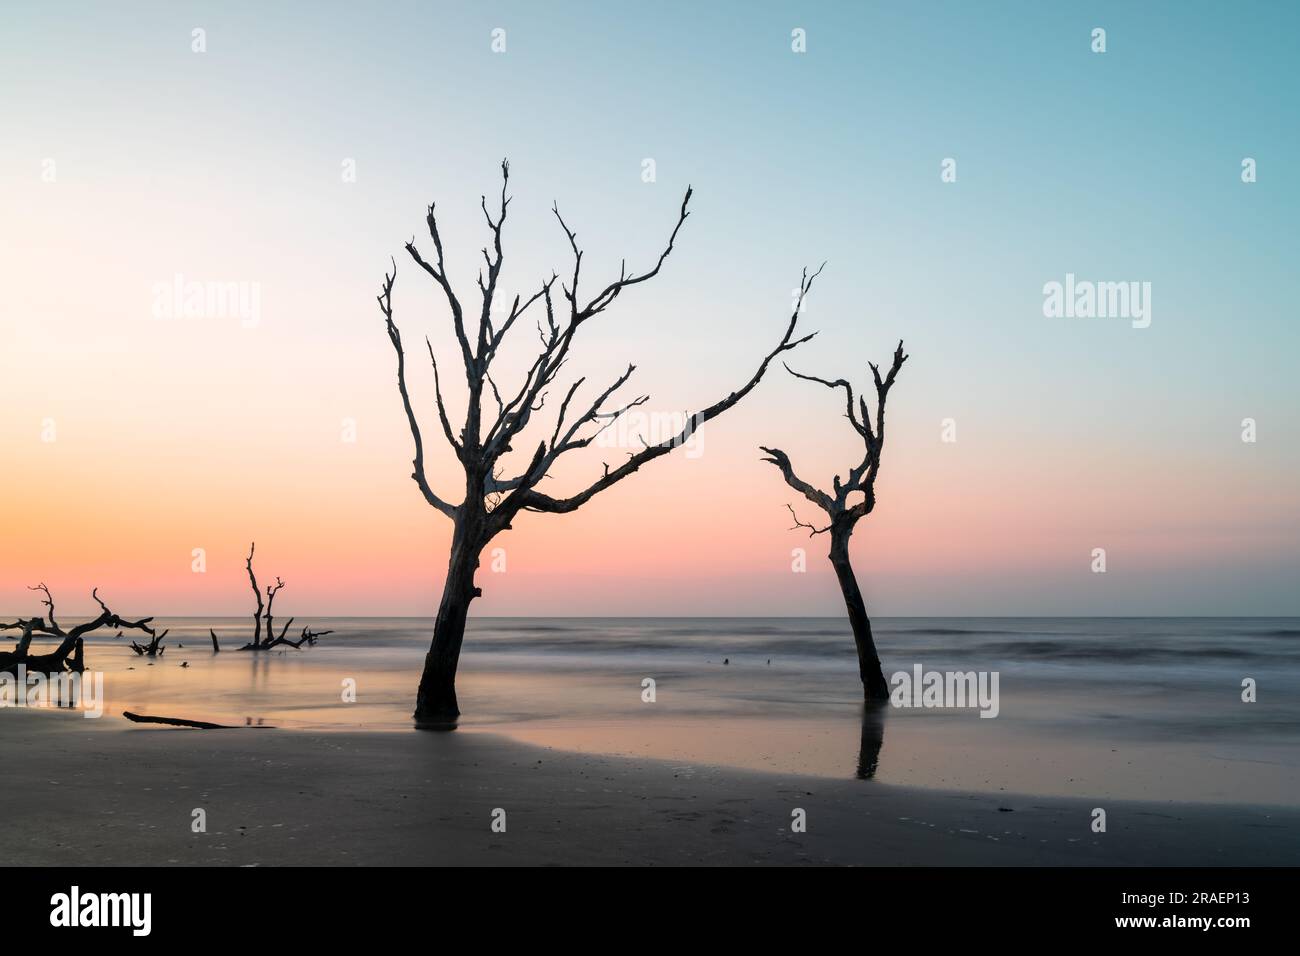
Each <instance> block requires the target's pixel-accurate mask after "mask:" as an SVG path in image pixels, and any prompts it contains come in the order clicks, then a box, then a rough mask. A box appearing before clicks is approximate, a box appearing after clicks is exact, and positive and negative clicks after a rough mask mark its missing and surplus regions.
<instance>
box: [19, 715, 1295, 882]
mask: <svg viewBox="0 0 1300 956" xmlns="http://www.w3.org/2000/svg"><path fill="white" fill-rule="evenodd" d="M0 716H2V717H3V721H4V722H3V728H2V732H3V738H4V761H5V784H6V785H5V788H4V791H3V796H2V797H0V806H2V807H3V812H4V813H5V814H6V816H7V817H8V818H10V819H16V818H22V819H26V820H28V821H29V825H28V826H26V827H23V828H17V829H15V830H13V831H12V832H11V834H10V838H9V840H8V841H7V852H6V860H7V862H8V863H10V864H23V865H69V866H93V865H147V866H153V865H220V866H274V865H280V864H306V865H431V864H466V865H478V864H518V865H530V866H532V865H539V866H540V865H558V864H612V865H646V864H651V865H717V864H780V865H799V864H830V865H871V866H881V865H886V866H894V865H897V866H923V865H934V864H944V865H986V866H987V865H995V866H996V865H1008V866H1023V865H1035V866H1079V865H1084V866H1093V865H1118V866H1151V865H1171V866H1191V865H1214V866H1224V865H1230V866H1255V865H1285V864H1294V862H1295V861H1296V859H1297V856H1298V855H1300V812H1298V811H1296V810H1294V809H1288V808H1268V807H1259V806H1240V807H1239V806H1230V805H1215V806H1210V805H1201V804H1179V803H1174V802H1162V803H1156V802H1132V801H1106V802H1105V808H1106V810H1107V813H1108V830H1107V832H1106V833H1104V834H1097V833H1093V832H1091V830H1090V828H1089V823H1090V811H1091V810H1092V808H1093V807H1094V806H1095V805H1096V804H1095V802H1094V801H1091V800H1089V799H1086V798H1078V799H1062V798H1047V797H1021V796H1016V795H1012V794H1003V795H1000V796H993V795H988V794H976V793H961V792H943V791H933V790H923V789H918V788H909V787H899V786H892V785H888V784H881V783H878V782H874V781H873V782H865V781H856V780H829V779H823V778H817V777H810V776H800V775H787V774H769V773H757V772H751V771H743V770H735V769H730V768H720V767H715V766H707V765H674V764H671V763H667V762H663V761H656V760H643V759H633V758H617V757H605V756H596V755H589V754H574V753H567V752H563V751H558V750H553V749H549V748H541V747H531V746H527V745H523V744H519V743H515V742H512V741H509V740H507V739H505V738H503V737H500V736H497V735H493V734H488V733H476V732H456V733H449V734H432V733H418V732H414V731H411V732H406V733H402V732H389V733H346V732H331V733H313V732H303V731H286V730H283V729H274V730H242V729H240V730H225V731H195V730H181V729H151V728H148V727H138V726H132V725H129V724H127V723H126V722H125V721H123V720H121V719H120V718H105V719H103V720H97V721H88V720H82V719H80V718H77V717H74V716H72V715H70V714H57V713H49V712H44V713H40V712H21V711H10V712H8V713H5V714H3V715H0ZM498 808H500V809H503V810H505V813H506V832H504V833H498V832H493V830H492V828H491V823H492V818H493V811H494V810H496V809H498ZM796 808H799V809H802V810H804V811H805V812H806V819H807V830H806V832H804V833H793V832H791V822H792V813H793V811H794V810H795V809H796ZM195 809H203V810H204V811H205V813H206V823H207V831H206V832H205V833H194V832H192V830H191V821H192V819H193V811H194V810H195Z"/></svg>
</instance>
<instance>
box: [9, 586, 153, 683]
mask: <svg viewBox="0 0 1300 956" xmlns="http://www.w3.org/2000/svg"><path fill="white" fill-rule="evenodd" d="M28 590H29V591H40V592H41V593H42V594H43V595H44V597H43V598H42V600H41V603H42V604H43V605H45V607H46V609H47V610H46V614H45V616H43V617H32V618H19V619H18V620H17V621H13V622H10V623H4V622H0V631H9V630H17V631H19V632H20V634H19V636H18V638H17V640H18V644H17V646H16V647H15V649H14V650H13V651H0V673H6V672H16V671H17V668H18V666H19V665H20V664H21V665H24V666H25V667H26V668H27V670H28V671H33V672H43V673H52V672H57V671H63V670H72V671H76V672H78V673H80V672H81V671H83V670H85V666H86V662H85V648H84V644H83V640H82V639H83V637H84V636H85V635H87V634H89V633H91V632H92V631H96V630H98V629H100V628H102V627H113V628H128V629H133V630H139V631H143V632H144V633H145V634H148V635H149V637H150V638H151V643H152V644H154V645H155V646H156V644H157V642H158V641H159V640H161V637H160V636H158V635H157V634H156V633H155V632H154V629H153V628H152V627H151V626H150V623H151V622H152V621H153V618H152V617H146V618H141V619H140V620H138V621H128V620H125V619H124V618H121V617H118V616H117V615H116V614H114V613H113V612H112V611H110V610H109V609H108V605H106V604H105V603H104V602H103V601H102V600H100V597H99V591H98V589H95V590H92V591H91V592H90V595H91V597H93V598H94V599H95V603H96V604H98V605H99V607H100V613H99V616H98V617H96V618H94V619H93V620H90V621H85V622H83V623H81V624H78V625H76V626H75V627H73V628H72V629H71V630H67V631H65V630H64V629H63V626H62V625H60V624H59V622H58V619H57V618H56V616H55V609H54V597H53V595H51V594H50V589H49V588H48V587H46V586H45V584H43V583H42V584H37V585H35V586H34V587H29V588H28ZM163 633H164V634H165V633H166V631H164V632H163ZM38 634H44V635H48V636H50V637H55V638H58V639H59V645H58V647H57V648H55V650H54V651H52V652H50V653H46V654H33V653H32V651H31V645H32V641H33V639H34V638H35V637H36V635H38Z"/></svg>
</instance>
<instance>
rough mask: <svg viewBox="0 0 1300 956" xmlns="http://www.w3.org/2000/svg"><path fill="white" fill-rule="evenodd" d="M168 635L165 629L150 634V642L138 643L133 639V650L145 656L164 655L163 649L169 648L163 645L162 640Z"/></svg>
mask: <svg viewBox="0 0 1300 956" xmlns="http://www.w3.org/2000/svg"><path fill="white" fill-rule="evenodd" d="M166 636H167V631H163V632H162V633H161V634H152V635H150V639H149V643H148V644H137V643H136V642H135V641H132V642H131V650H133V651H135V652H136V653H137V654H139V655H141V656H143V657H162V655H163V651H165V650H167V648H165V647H163V646H162V640H163V638H164V637H166Z"/></svg>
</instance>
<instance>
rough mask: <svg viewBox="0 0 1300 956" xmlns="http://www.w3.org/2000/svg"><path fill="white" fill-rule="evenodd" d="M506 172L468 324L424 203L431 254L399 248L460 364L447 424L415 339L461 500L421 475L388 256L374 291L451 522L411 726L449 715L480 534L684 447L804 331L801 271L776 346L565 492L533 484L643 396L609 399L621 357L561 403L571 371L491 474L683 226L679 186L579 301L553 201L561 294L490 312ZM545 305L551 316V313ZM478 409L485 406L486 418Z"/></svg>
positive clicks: (420, 481) (429, 494)
mask: <svg viewBox="0 0 1300 956" xmlns="http://www.w3.org/2000/svg"><path fill="white" fill-rule="evenodd" d="M509 179H510V166H509V163H507V162H504V161H503V162H502V163H501V196H500V203H499V206H498V207H497V211H496V214H495V218H494V216H493V214H492V213H491V212H489V210H488V205H487V197H486V196H483V197H480V206H481V208H482V210H483V217H484V218H485V219H486V220H487V227H488V230H489V233H490V238H491V248H490V249H489V248H484V249H483V260H484V266H485V268H486V273H485V272H484V271H483V269H480V272H479V277H478V288H479V293H480V297H481V300H482V303H481V307H479V309H478V327H477V330H475V329H473V327H472V324H471V323H469V322H467V319H466V308H465V306H464V305H463V304H462V302H461V300H460V298H459V297H458V296H457V294H456V292H455V291H454V289H453V287H452V282H451V279H450V278H449V277H448V275H447V267H446V264H445V261H444V257H443V243H442V236H441V234H440V233H439V231H438V221H437V219H436V217H435V215H434V206H433V205H430V206H429V208H428V213H427V215H426V217H425V222H426V224H427V225H428V229H429V237H430V238H431V239H432V241H433V247H434V253H435V255H434V257H433V261H429V260H426V259H425V258H424V257H423V256H422V255H421V254H420V252H419V251H418V250H417V249H416V247H415V243H414V240H412V241H411V242H408V243H407V244H406V251H407V252H408V253H409V254H410V256H411V259H412V260H414V262H415V263H416V265H418V266H419V267H420V268H421V269H422V270H423V271H424V272H426V273H427V274H428V275H429V276H430V277H431V278H432V279H433V281H434V283H436V285H437V286H438V288H439V289H440V290H441V292H442V295H443V297H444V298H445V299H446V302H447V306H448V308H449V309H450V312H451V323H452V329H453V331H454V333H455V337H456V343H457V345H458V347H459V351H460V357H461V361H462V363H463V365H464V368H465V387H466V398H465V406H466V411H465V421H464V424H463V425H462V426H461V427H460V428H459V429H455V428H453V427H452V424H451V418H450V416H449V414H448V412H447V406H446V403H445V402H444V401H443V392H442V380H441V377H440V375H439V370H438V362H437V359H436V358H435V357H434V353H433V347H432V345H431V344H430V343H429V341H428V339H426V340H425V344H426V346H427V347H428V352H429V362H430V364H431V365H432V367H433V385H434V399H435V402H436V407H437V413H438V423H439V425H440V427H441V430H442V435H443V438H445V439H446V441H447V444H448V445H449V446H450V447H451V450H452V452H453V453H454V454H455V456H456V460H457V461H458V462H459V463H460V466H461V470H462V471H463V473H464V488H463V498H462V500H461V502H460V503H459V504H452V503H450V502H449V501H448V500H446V499H445V498H443V497H441V496H440V495H438V494H436V493H435V492H434V491H433V489H432V488H431V487H430V486H429V482H428V479H427V477H426V473H425V464H424V442H423V439H422V438H421V433H420V425H419V421H418V419H417V416H416V413H415V410H414V408H413V407H412V404H411V397H410V394H409V393H408V391H407V387H406V353H405V351H404V350H403V348H402V336H401V333H400V332H399V331H398V328H397V325H396V323H395V322H394V321H393V303H392V294H393V283H394V281H395V280H396V277H397V263H396V261H394V262H393V271H392V273H391V274H388V273H386V274H385V275H384V284H383V289H382V291H381V292H380V294H379V296H378V301H379V308H380V310H381V311H382V312H383V314H384V320H385V323H386V326H387V330H388V338H389V340H390V341H391V342H392V344H393V349H394V350H395V351H396V353H397V390H398V393H399V394H400V395H401V398H402V406H403V408H404V409H405V411H406V419H407V422H408V424H409V426H410V429H411V436H412V438H413V439H414V441H415V458H414V460H413V461H412V465H413V467H414V471H413V473H412V475H411V477H412V478H413V479H414V480H415V483H416V485H417V486H418V487H419V489H420V492H421V494H423V496H424V499H425V501H426V502H428V504H429V505H430V506H431V507H433V508H435V509H437V510H438V511H440V512H441V513H442V514H444V515H446V516H447V517H448V518H450V519H451V521H452V524H453V530H452V539H451V554H450V559H449V561H448V566H447V578H446V581H445V583H444V586H443V594H442V600H441V602H440V604H439V605H438V616H437V619H436V620H435V622H434V631H433V641H432V644H431V646H430V648H429V653H428V655H427V656H426V657H425V662H424V672H423V675H422V676H421V678H420V686H419V690H418V692H417V695H416V705H415V714H414V717H415V722H416V726H418V727H439V726H447V725H448V724H451V723H453V722H454V721H455V719H456V717H458V716H459V714H460V708H459V706H458V704H457V700H456V668H457V665H458V663H459V660H460V650H461V644H462V642H463V640H464V637H465V623H466V620H467V618H468V615H469V606H470V602H471V601H473V600H474V599H475V598H477V597H480V596H481V595H482V593H483V592H482V590H481V589H480V588H479V587H477V586H476V585H475V583H474V574H475V571H476V570H477V568H478V566H479V555H480V554H481V552H482V550H483V548H484V547H485V546H486V545H487V543H488V542H489V541H491V540H492V539H493V538H494V537H495V536H496V535H498V534H500V533H501V532H502V531H506V530H508V529H509V528H510V525H511V522H512V521H513V520H514V518H515V516H516V515H517V514H519V513H520V512H521V511H532V512H546V513H551V514H563V513H566V512H570V511H575V510H577V509H578V508H580V507H581V506H582V505H584V504H586V503H587V502H588V501H590V500H591V499H592V498H593V497H595V496H596V495H597V494H599V493H600V492H602V491H604V490H605V489H607V488H609V487H611V486H613V485H615V484H617V483H618V482H620V481H622V480H623V479H624V478H627V477H628V476H629V475H632V474H634V473H635V472H636V471H637V470H638V469H639V468H640V467H641V466H642V465H644V464H646V463H647V462H650V461H653V460H654V459H656V458H659V457H660V456H662V455H666V454H668V453H669V452H670V451H672V450H673V449H674V448H676V447H677V446H678V445H681V444H683V443H685V442H686V440H687V439H688V438H689V437H690V436H691V434H693V432H694V430H695V429H697V428H699V427H700V426H701V425H703V424H704V423H705V422H707V421H709V420H710V419H713V418H716V417H717V416H719V415H721V414H722V413H723V412H725V411H726V410H727V409H729V408H731V407H732V406H733V405H735V404H736V403H737V402H739V401H740V400H741V399H742V398H744V397H745V396H746V395H748V394H749V392H750V391H751V390H752V389H753V388H754V387H755V386H756V385H757V384H758V382H759V380H760V379H761V378H762V377H763V373H764V372H765V371H766V370H767V366H768V364H769V363H770V362H771V361H772V359H773V358H775V357H776V356H777V355H779V354H780V353H782V352H784V351H787V350H788V349H792V348H794V347H795V346H797V345H799V344H801V343H802V342H806V341H807V340H808V339H809V338H811V337H812V336H811V335H808V336H804V337H803V338H801V339H797V340H796V339H794V331H795V325H796V323H797V321H798V318H799V311H800V308H801V307H802V304H803V298H804V296H805V295H806V294H807V292H808V290H809V289H810V288H811V286H812V282H813V279H814V278H815V277H816V276H815V274H814V276H812V277H810V276H808V274H807V272H806V270H805V273H804V277H803V279H802V281H801V283H800V291H799V297H798V301H797V303H796V305H795V308H794V314H793V315H792V316H791V318H790V321H789V324H788V325H787V327H786V330H785V334H784V335H783V336H782V337H781V340H780V341H779V342H778V343H777V346H776V348H774V349H773V350H772V351H771V352H769V353H768V354H767V355H766V356H765V357H764V358H763V360H762V362H761V363H760V364H759V366H758V369H757V371H755V372H754V374H753V375H752V376H751V377H750V379H749V380H748V381H747V382H745V383H744V384H743V385H742V386H741V387H740V388H738V389H737V390H735V391H733V392H731V393H730V394H729V395H727V397H725V398H723V399H721V400H720V401H718V402H715V403H714V404H712V405H710V406H708V407H707V408H705V409H703V410H701V411H699V412H696V413H695V414H694V415H692V416H690V418H689V419H688V420H687V423H686V426H685V428H684V429H683V430H682V432H681V433H680V434H678V435H675V436H673V437H671V438H669V439H667V440H665V441H662V442H658V443H656V444H649V443H644V444H643V447H642V448H641V449H640V450H638V451H636V452H635V453H630V454H629V455H628V458H627V460H626V461H624V462H623V463H622V464H620V465H618V466H617V467H613V468H611V467H610V466H609V465H608V464H606V465H605V467H604V472H603V474H601V475H600V476H599V477H598V478H597V479H596V480H595V481H593V482H592V483H591V484H589V485H587V486H586V487H585V488H582V489H581V490H579V491H577V492H576V493H574V494H572V495H569V496H567V497H555V496H552V495H550V494H546V493H544V492H542V491H540V490H539V489H538V485H539V483H540V482H541V481H542V479H544V478H546V477H547V476H548V473H549V472H550V471H551V468H552V466H554V465H555V463H556V461H557V460H558V459H559V458H560V457H561V456H562V455H565V454H567V453H569V452H571V451H575V450H577V449H581V448H586V447H587V446H588V445H590V444H591V443H592V441H593V440H594V439H595V438H596V437H597V436H598V435H599V434H600V433H601V432H602V431H604V430H605V429H607V428H609V427H610V426H612V425H613V424H614V423H615V422H616V421H618V420H619V419H620V418H621V417H623V416H624V415H626V414H627V413H628V412H629V411H630V410H632V409H633V408H636V407H637V406H639V405H641V404H643V403H645V402H646V401H648V399H649V396H646V395H641V396H639V397H637V398H633V399H630V400H626V401H625V400H624V399H621V398H620V399H614V397H613V396H614V393H615V392H617V391H618V390H619V389H620V388H621V387H622V386H623V385H624V384H626V382H627V381H628V379H629V378H630V377H631V375H632V372H633V371H634V370H635V368H636V366H634V365H629V366H628V367H627V370H626V371H625V372H623V373H622V374H621V375H619V376H618V377H617V378H616V379H615V380H614V382H613V384H611V385H609V386H608V387H606V388H604V389H602V390H601V391H600V392H598V393H597V394H595V397H594V398H592V399H591V400H590V401H589V402H588V400H587V399H583V400H582V401H581V402H579V404H577V405H574V404H573V403H574V398H575V396H576V394H577V392H578V389H579V388H580V387H581V386H582V384H583V383H584V381H585V378H579V379H577V381H575V382H574V383H573V384H572V385H570V386H569V387H568V389H567V390H566V391H565V392H564V393H563V394H564V397H563V399H562V400H561V401H560V404H559V409H558V412H557V414H556V418H555V422H554V425H553V426H552V427H551V428H550V430H549V434H548V433H547V431H546V430H545V429H543V430H542V432H541V437H540V439H538V440H537V444H536V447H535V449H534V450H533V451H532V452H531V454H530V455H529V456H528V458H527V461H526V463H523V462H522V461H520V462H516V463H514V464H515V466H514V467H510V468H509V469H508V470H509V471H511V472H516V471H517V474H514V475H513V476H512V477H502V476H503V474H506V473H507V466H506V465H505V464H504V463H503V458H504V456H506V455H507V453H509V452H510V451H511V450H512V447H513V444H514V443H515V442H516V441H518V440H520V439H521V436H522V433H523V432H524V430H525V429H526V428H527V427H528V425H529V424H530V423H531V422H532V421H533V418H534V416H535V415H536V413H537V412H539V411H541V410H542V408H543V405H544V403H545V400H546V396H547V394H548V390H549V389H550V388H551V386H552V385H553V383H554V382H555V380H556V377H557V375H558V374H559V372H560V370H561V368H562V367H563V366H564V365H565V364H566V362H567V361H568V359H569V357H570V348H571V346H572V344H573V341H574V338H575V336H576V335H577V333H578V330H579V329H580V328H581V327H582V326H583V325H584V324H585V323H586V322H587V321H588V320H589V319H592V318H594V317H595V316H597V315H599V314H600V313H602V312H604V311H605V310H606V309H607V308H609V306H610V305H611V304H612V303H613V302H614V300H615V299H617V298H618V297H619V295H621V294H622V292H623V291H624V290H625V289H628V288H630V287H632V286H635V285H638V284H640V283H642V282H646V281H647V280H649V279H652V278H654V277H655V276H656V275H658V274H659V270H660V268H661V267H662V266H663V264H664V260H665V259H667V258H668V255H669V254H670V253H671V252H672V251H673V244H674V243H675V242H676V240H677V234H678V232H679V231H680V230H681V228H682V224H683V223H685V222H686V217H687V215H688V212H687V206H688V204H689V203H690V199H691V190H690V189H687V190H686V195H685V198H683V200H682V205H681V210H680V211H679V213H678V216H677V223H676V225H675V226H674V227H673V230H672V233H671V234H670V235H669V237H668V243H667V245H666V246H665V247H664V249H663V251H662V252H661V253H660V254H659V258H658V260H657V261H656V262H655V264H654V266H653V267H652V268H650V269H648V270H646V271H644V272H631V271H629V270H628V268H627V263H626V261H624V263H623V266H622V268H621V269H620V271H619V276H618V278H617V279H615V280H614V281H612V282H609V283H607V284H602V285H600V286H598V288H599V291H598V292H596V293H595V295H594V296H592V297H590V298H586V297H584V295H583V294H582V292H581V291H580V288H579V283H580V280H581V279H582V264H583V250H582V249H581V248H580V247H579V246H578V242H577V234H576V233H575V232H574V231H573V230H572V229H570V228H569V226H568V225H567V223H565V221H564V218H563V217H562V216H561V215H560V212H559V209H558V207H552V212H553V213H554V215H555V218H556V220H557V221H558V222H559V225H560V228H561V229H562V230H563V231H564V235H565V238H566V240H567V242H568V246H569V249H570V251H571V253H572V257H573V273H572V276H571V277H570V278H569V279H568V281H567V282H561V283H560V290H561V293H562V296H563V299H562V300H561V301H557V298H556V297H554V296H553V289H554V286H555V283H556V282H557V281H558V276H557V275H555V274H552V275H551V277H550V278H549V279H547V280H546V281H544V282H542V283H541V284H540V287H539V288H538V289H537V291H536V292H534V293H532V294H531V295H530V296H528V297H527V298H524V297H523V296H520V295H516V296H515V297H514V300H513V302H512V303H511V304H510V306H509V308H508V309H504V310H501V311H500V312H497V311H496V309H495V308H494V307H495V306H496V299H497V295H498V288H497V286H498V280H499V278H500V276H501V266H502V262H503V260H504V253H503V252H502V242H501V237H502V230H503V227H504V225H505V220H506V214H507V211H508V209H509V206H510V197H509V196H507V195H506V189H507V185H508V183H509ZM534 307H536V308H535V309H534ZM530 309H533V310H534V311H539V310H540V311H541V312H542V315H541V316H540V317H539V318H538V320H537V323H536V324H537V332H538V335H539V338H540V340H541V347H540V350H539V352H538V354H537V357H536V358H535V359H534V360H533V362H532V364H531V365H530V366H529V368H528V370H527V372H526V373H525V374H524V376H523V382H522V384H521V385H520V386H519V388H518V389H517V390H515V391H507V392H506V394H505V395H504V396H503V394H502V393H501V391H500V390H499V389H498V387H497V382H496V380H495V379H494V378H493V375H492V372H493V363H494V362H495V361H496V359H497V356H498V354H499V350H500V348H501V345H502V342H503V341H504V340H505V337H506V334H507V333H508V332H509V331H510V330H511V329H512V328H514V326H515V324H516V323H517V322H518V321H519V319H520V318H522V317H523V316H524V315H525V314H526V313H527V312H529V310H530ZM557 311H559V312H560V315H559V316H558V317H557ZM485 393H486V395H487V397H486V398H485ZM484 405H487V406H488V411H487V415H486V416H485V414H484ZM493 409H495V414H494V413H493ZM529 444H531V440H530V441H529ZM525 453H527V452H526V450H525Z"/></svg>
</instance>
